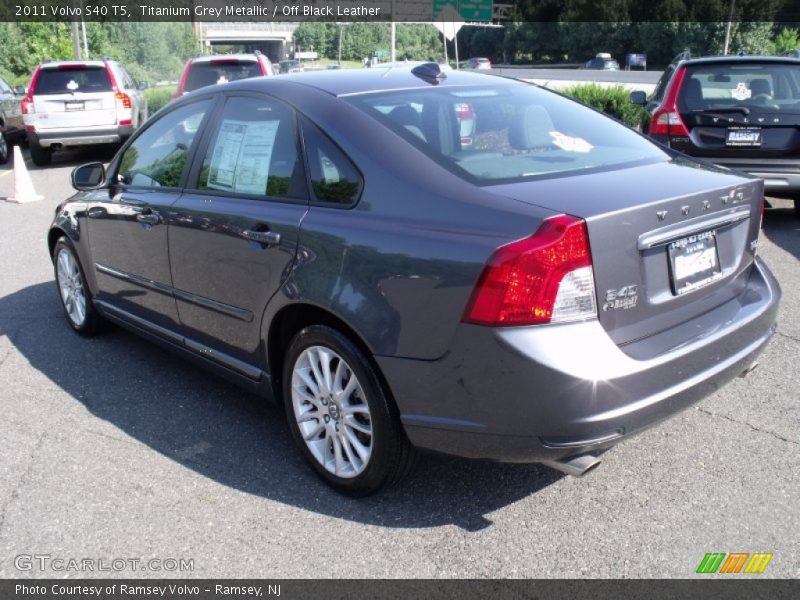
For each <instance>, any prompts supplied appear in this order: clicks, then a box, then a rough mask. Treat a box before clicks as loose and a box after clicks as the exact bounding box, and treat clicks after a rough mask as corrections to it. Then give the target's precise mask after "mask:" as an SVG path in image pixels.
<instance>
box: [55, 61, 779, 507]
mask: <svg viewBox="0 0 800 600" xmlns="http://www.w3.org/2000/svg"><path fill="white" fill-rule="evenodd" d="M73 185H74V187H75V188H76V189H77V190H79V191H78V193H77V194H75V195H74V196H72V197H71V198H69V199H67V200H65V201H64V202H63V203H62V204H61V205H60V206H59V207H58V209H57V213H56V216H55V220H54V221H53V224H52V227H51V229H50V232H49V235H48V241H49V252H50V254H51V256H52V258H53V263H54V266H55V275H56V284H57V288H58V293H59V298H60V299H61V301H62V303H63V307H64V312H65V314H66V320H67V323H68V324H69V325H70V326H71V327H72V328H73V329H74V330H75V331H76V332H78V333H79V334H82V335H91V334H95V333H97V332H99V331H100V330H101V329H102V327H101V326H102V325H103V324H104V323H105V322H107V321H111V322H114V323H116V324H118V325H121V326H123V327H126V328H129V329H131V330H133V331H135V332H137V333H139V334H141V335H143V336H145V337H147V338H149V339H151V340H152V341H154V342H156V343H159V344H161V345H163V346H166V347H168V348H170V349H172V350H175V351H177V352H179V353H181V354H183V355H185V356H186V357H187V358H189V359H191V360H193V361H195V362H197V363H199V364H201V365H203V366H204V367H206V368H208V369H209V370H213V371H215V372H217V373H219V374H220V375H222V376H225V377H227V378H229V379H230V380H232V381H234V382H236V383H238V384H241V385H242V386H244V387H245V388H247V389H249V390H252V391H254V392H256V393H259V394H261V395H263V396H265V397H267V398H270V399H273V400H274V401H276V402H278V403H279V404H282V405H283V406H284V407H285V412H286V418H287V420H288V423H289V427H290V429H291V431H292V434H293V437H294V438H295V440H296V442H297V445H298V447H299V449H300V451H301V452H302V453H303V454H304V456H305V457H306V459H307V460H308V462H309V463H310V465H311V466H312V467H313V468H314V469H315V470H316V472H317V473H318V474H319V475H320V476H321V477H322V478H323V479H324V480H325V481H326V482H327V483H329V484H330V485H332V486H333V487H335V488H336V489H338V490H339V491H341V492H343V493H346V494H349V495H366V494H369V493H373V492H375V491H377V490H379V489H381V488H382V487H384V486H386V485H389V484H395V483H397V482H398V481H400V480H401V479H402V477H403V475H404V474H406V473H407V472H408V471H409V470H410V469H411V467H412V466H413V464H414V458H415V455H416V453H417V451H418V450H431V451H436V452H442V453H446V454H452V455H458V456H464V457H471V458H477V459H491V460H497V461H509V462H541V463H545V464H547V465H549V466H552V467H554V468H557V469H560V470H562V471H565V472H568V473H571V474H578V475H579V474H582V473H584V472H585V471H587V470H589V469H591V468H593V467H594V466H596V465H597V464H598V462H599V458H598V456H599V454H600V453H601V452H602V451H604V450H606V449H608V448H609V447H610V446H612V445H614V444H616V443H617V442H619V441H621V440H624V439H625V438H627V437H628V436H631V435H633V434H635V433H637V432H640V431H641V430H643V429H645V428H647V427H648V426H651V425H653V424H654V423H656V422H658V421H660V420H662V419H665V418H667V417H669V416H670V415H673V414H674V413H676V412H677V411H680V410H681V409H684V408H686V407H688V406H690V405H692V404H693V403H695V402H697V401H698V400H700V399H701V398H703V397H704V396H705V395H707V394H710V393H711V392H713V391H715V390H718V389H719V388H720V387H721V386H723V385H724V384H726V383H727V382H728V381H730V380H731V379H733V378H735V377H736V376H737V375H740V374H742V373H743V372H746V371H747V370H748V369H750V368H751V367H752V366H753V365H754V363H755V361H756V359H757V357H758V355H759V353H760V352H761V351H762V350H763V349H764V347H765V346H766V344H767V342H768V340H769V339H770V336H771V335H772V334H773V332H774V331H775V322H776V313H777V308H778V303H779V298H780V289H779V287H778V284H777V282H776V281H775V279H774V278H773V276H772V275H771V273H770V271H769V269H768V268H767V267H766V266H765V265H764V263H763V262H762V260H761V258H760V257H759V256H758V254H757V250H758V237H759V230H760V224H761V219H762V210H763V206H764V183H763V181H761V180H759V179H757V178H755V177H749V176H747V175H744V174H742V173H738V172H732V171H729V170H726V169H722V168H717V167H714V166H711V165H709V164H705V163H701V162H696V161H695V160H694V159H692V158H689V157H687V156H685V155H682V154H680V153H677V152H675V151H674V150H672V149H670V148H667V147H664V146H661V145H659V144H656V143H654V142H653V141H651V140H648V139H647V138H646V137H645V136H642V135H640V134H638V133H636V132H634V131H632V130H631V129H628V128H627V127H625V126H623V125H621V124H620V123H618V122H616V121H614V120H613V119H610V118H608V117H606V116H604V115H602V114H601V113H599V112H597V111H594V110H592V109H590V108H587V107H585V106H583V105H581V104H579V103H577V102H574V101H572V100H569V99H567V98H565V97H563V96H561V95H559V94H557V93H554V92H551V91H548V90H545V89H543V88H539V87H537V86H535V85H529V84H526V83H522V82H519V81H514V80H510V79H503V78H499V77H493V76H490V75H483V74H479V73H477V72H474V71H473V72H459V71H451V70H443V69H441V68H440V67H439V66H438V65H436V64H433V63H428V64H420V65H412V66H409V67H393V68H390V69H363V70H353V71H338V72H336V71H319V72H306V73H295V74H288V75H282V76H280V77H266V78H251V79H242V80H240V81H235V82H231V83H227V84H224V85H212V86H209V87H203V88H200V89H198V90H197V91H195V92H192V93H189V94H186V95H185V96H183V97H181V98H180V99H178V100H176V101H175V102H173V103H171V104H170V105H169V106H168V107H167V108H165V109H164V110H162V111H160V112H159V113H158V115H156V116H155V117H154V118H153V119H151V120H149V121H148V122H146V123H145V124H144V125H143V126H142V127H141V128H140V129H139V130H138V131H137V132H136V133H134V134H133V136H132V137H131V139H129V140H128V141H127V142H126V144H125V145H124V146H123V147H122V148H121V150H120V151H119V153H118V154H117V156H116V157H115V158H114V159H113V160H112V161H111V163H110V164H109V165H108V166H107V167H104V165H103V164H101V163H93V164H88V165H84V166H81V167H78V168H77V169H76V170H75V171H74V172H73ZM80 343H82V342H81V341H80V340H79V339H78V338H76V340H75V344H80ZM164 401H165V402H168V401H169V400H168V399H166V398H165V399H164ZM645 435H646V434H645ZM265 453H266V454H268V450H266V449H265Z"/></svg>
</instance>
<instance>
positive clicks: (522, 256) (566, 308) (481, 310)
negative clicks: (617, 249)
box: [463, 215, 597, 326]
mask: <svg viewBox="0 0 800 600" xmlns="http://www.w3.org/2000/svg"><path fill="white" fill-rule="evenodd" d="M596 316H597V303H596V301H595V288H594V273H593V271H592V254H591V251H590V249H589V236H588V233H587V230H586V223H585V222H584V221H583V220H582V219H577V218H575V217H571V216H569V215H560V216H558V217H552V218H550V219H546V220H545V221H544V222H543V223H542V225H541V226H540V227H539V229H538V230H537V231H536V233H534V234H533V235H532V236H530V237H527V238H524V239H522V240H518V241H516V242H512V243H510V244H507V245H505V246H501V247H500V248H498V249H497V250H495V252H494V254H492V256H491V257H489V260H488V261H487V263H486V266H485V267H484V268H483V272H482V273H481V275H480V277H479V278H478V283H477V284H476V285H475V289H474V290H473V292H472V296H471V297H470V300H469V303H468V304H467V308H466V310H465V311H464V317H463V321H465V322H467V323H475V324H478V325H492V326H511V325H538V324H543V323H557V322H564V321H574V320H578V319H586V318H590V317H596Z"/></svg>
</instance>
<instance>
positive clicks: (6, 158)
mask: <svg viewBox="0 0 800 600" xmlns="http://www.w3.org/2000/svg"><path fill="white" fill-rule="evenodd" d="M0 137H2V138H3V141H4V142H5V147H6V153H5V156H4V155H3V154H0V165H4V164H6V163H7V162H8V161H9V159H10V158H11V152H12V150H11V145H10V144H9V143H8V136H6V132H5V131H4V130H3V129H0Z"/></svg>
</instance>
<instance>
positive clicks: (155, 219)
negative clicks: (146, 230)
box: [136, 211, 161, 225]
mask: <svg viewBox="0 0 800 600" xmlns="http://www.w3.org/2000/svg"><path fill="white" fill-rule="evenodd" d="M136 220H137V221H139V223H147V224H148V225H158V223H159V222H160V220H161V218H160V217H159V216H158V213H156V212H153V211H149V212H141V213H139V214H138V215H136Z"/></svg>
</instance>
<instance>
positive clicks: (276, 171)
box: [197, 97, 306, 199]
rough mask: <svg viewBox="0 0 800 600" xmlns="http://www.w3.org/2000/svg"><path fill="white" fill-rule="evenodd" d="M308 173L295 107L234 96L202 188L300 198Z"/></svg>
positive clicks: (202, 174) (208, 160)
mask: <svg viewBox="0 0 800 600" xmlns="http://www.w3.org/2000/svg"><path fill="white" fill-rule="evenodd" d="M303 177H304V175H303V170H302V168H301V163H300V155H299V152H298V150H297V126H296V122H295V116H294V113H293V112H292V110H291V109H289V108H287V107H285V106H283V105H282V104H279V103H277V102H274V101H271V100H268V99H267V98H254V97H234V98H229V99H228V100H227V102H226V103H225V109H224V111H223V113H222V116H221V118H220V120H219V124H218V125H217V129H216V132H215V133H214V137H213V138H212V140H211V143H210V144H209V146H208V150H207V151H206V155H205V158H204V160H203V166H202V168H201V170H200V177H199V180H198V182H197V189H200V190H215V191H219V192H229V193H234V194H244V195H250V196H272V197H279V198H280V197H283V198H298V199H300V198H304V197H305V195H306V194H305V184H304V182H303Z"/></svg>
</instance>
